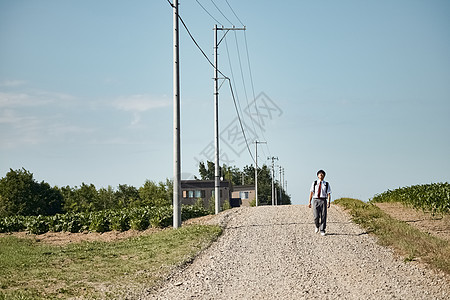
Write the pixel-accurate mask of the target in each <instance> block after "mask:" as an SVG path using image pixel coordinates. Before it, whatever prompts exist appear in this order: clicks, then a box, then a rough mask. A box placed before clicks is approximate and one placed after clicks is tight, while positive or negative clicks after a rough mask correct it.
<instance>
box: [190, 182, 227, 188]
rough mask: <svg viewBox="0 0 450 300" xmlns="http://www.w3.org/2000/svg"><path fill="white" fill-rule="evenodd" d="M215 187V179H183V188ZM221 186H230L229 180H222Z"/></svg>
mask: <svg viewBox="0 0 450 300" xmlns="http://www.w3.org/2000/svg"><path fill="white" fill-rule="evenodd" d="M214 187H215V181H214V180H181V188H182V189H201V188H203V189H213V188H214ZM220 187H221V188H230V182H229V181H225V180H224V181H221V182H220Z"/></svg>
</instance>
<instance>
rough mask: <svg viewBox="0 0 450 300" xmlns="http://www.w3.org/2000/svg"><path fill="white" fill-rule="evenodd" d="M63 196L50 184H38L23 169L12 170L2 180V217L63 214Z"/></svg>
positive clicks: (0, 184) (0, 211)
mask: <svg viewBox="0 0 450 300" xmlns="http://www.w3.org/2000/svg"><path fill="white" fill-rule="evenodd" d="M62 200H63V198H62V195H61V193H60V192H59V191H58V189H57V188H51V187H50V185H49V184H48V183H45V182H44V181H42V182H41V183H38V182H36V181H35V180H34V179H33V174H32V173H30V172H29V171H27V170H25V169H24V168H22V169H21V170H12V169H10V171H9V172H8V173H7V174H6V177H4V178H2V179H1V180H0V216H2V217H5V216H11V215H40V214H41V215H50V214H56V213H58V212H61V205H62Z"/></svg>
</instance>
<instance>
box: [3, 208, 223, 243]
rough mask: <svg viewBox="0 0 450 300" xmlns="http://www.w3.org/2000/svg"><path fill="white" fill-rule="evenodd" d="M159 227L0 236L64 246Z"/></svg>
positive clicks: (203, 220)
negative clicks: (99, 231)
mask: <svg viewBox="0 0 450 300" xmlns="http://www.w3.org/2000/svg"><path fill="white" fill-rule="evenodd" d="M214 216H215V215H207V216H204V217H199V218H192V219H189V220H187V221H185V222H183V225H204V224H206V223H207V222H208V221H210V220H211V219H212V218H214ZM161 230H167V228H166V229H161V228H149V229H147V230H143V231H138V230H127V231H123V232H122V231H108V232H103V233H98V232H87V231H86V232H82V233H70V232H47V233H44V234H38V235H36V234H30V233H27V232H13V233H0V238H1V237H4V236H15V237H18V238H28V239H32V240H35V241H37V242H42V243H46V244H51V245H58V246H64V245H68V244H73V243H81V242H114V241H119V240H124V239H128V238H132V237H137V236H142V235H149V234H152V233H155V232H159V231H161Z"/></svg>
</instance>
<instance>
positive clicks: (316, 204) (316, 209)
mask: <svg viewBox="0 0 450 300" xmlns="http://www.w3.org/2000/svg"><path fill="white" fill-rule="evenodd" d="M313 216H314V223H315V224H316V228H319V229H320V231H325V229H326V228H327V199H326V198H321V199H318V198H314V199H313Z"/></svg>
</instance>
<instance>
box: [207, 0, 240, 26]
mask: <svg viewBox="0 0 450 300" xmlns="http://www.w3.org/2000/svg"><path fill="white" fill-rule="evenodd" d="M211 2H212V4H214V6H215V7H216V8H217V10H218V11H219V12H220V14H221V15H222V16H223V17H224V18H225V19H226V20H227V21H228V22H229V23H230V24H231V25H233V22H231V21H230V20H229V19H228V18H227V17H226V16H225V15H224V14H223V12H222V11H221V10H220V8H219V7H218V6H217V5H216V3H215V2H214V1H213V0H211ZM221 25H222V24H221ZM233 26H234V25H233Z"/></svg>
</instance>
